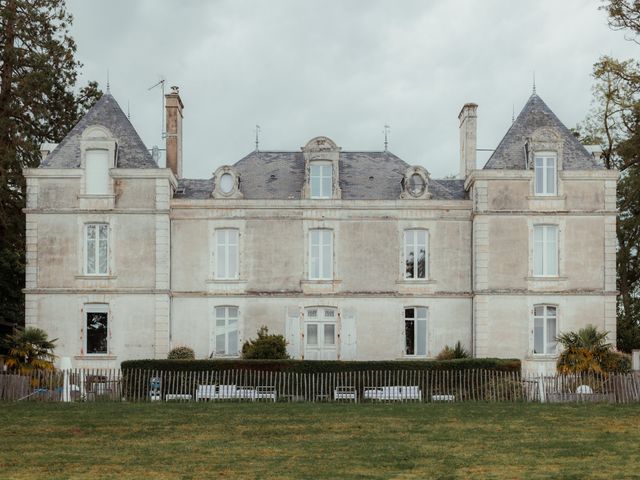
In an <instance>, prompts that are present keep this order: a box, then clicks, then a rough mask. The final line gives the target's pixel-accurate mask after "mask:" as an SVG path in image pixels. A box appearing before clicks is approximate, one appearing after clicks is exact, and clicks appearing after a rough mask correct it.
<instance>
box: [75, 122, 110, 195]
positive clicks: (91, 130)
mask: <svg viewBox="0 0 640 480" xmlns="http://www.w3.org/2000/svg"><path fill="white" fill-rule="evenodd" d="M80 149H81V152H82V167H83V168H84V193H85V195H96V196H104V195H112V194H113V181H112V179H111V175H110V174H109V171H110V169H111V168H113V167H115V163H116V162H115V157H116V155H115V154H116V141H115V139H114V138H113V135H112V134H111V132H110V131H109V130H107V129H106V128H105V127H103V126H102V125H93V126H91V127H87V128H86V129H85V131H84V132H82V138H81V140H80Z"/></svg>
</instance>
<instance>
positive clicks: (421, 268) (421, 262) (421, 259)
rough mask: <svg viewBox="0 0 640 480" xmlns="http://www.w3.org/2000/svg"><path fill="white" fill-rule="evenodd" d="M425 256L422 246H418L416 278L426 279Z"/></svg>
mask: <svg viewBox="0 0 640 480" xmlns="http://www.w3.org/2000/svg"><path fill="white" fill-rule="evenodd" d="M426 262H427V261H426V254H425V250H424V247H423V246H420V250H419V253H418V262H417V263H418V275H417V278H427V263H426Z"/></svg>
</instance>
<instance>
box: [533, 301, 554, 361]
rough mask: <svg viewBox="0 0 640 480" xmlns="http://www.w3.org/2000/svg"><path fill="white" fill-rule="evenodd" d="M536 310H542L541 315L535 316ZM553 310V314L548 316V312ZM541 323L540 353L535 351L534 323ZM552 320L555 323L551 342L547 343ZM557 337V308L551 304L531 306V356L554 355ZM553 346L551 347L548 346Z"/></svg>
mask: <svg viewBox="0 0 640 480" xmlns="http://www.w3.org/2000/svg"><path fill="white" fill-rule="evenodd" d="M536 308H542V315H536ZM550 309H553V311H554V313H553V314H550V313H549V310H550ZM538 320H539V321H541V322H542V346H543V348H542V350H543V351H542V352H537V351H536V322H537V321H538ZM551 320H553V321H554V322H555V329H554V331H553V332H552V333H553V339H554V340H553V341H552V342H549V333H550V332H549V323H550V322H551ZM557 335H558V306H557V305H553V304H537V305H534V306H533V349H532V351H533V354H534V355H536V356H540V355H556V354H557V352H558V343H557V341H555V338H556V336H557ZM550 345H553V346H550Z"/></svg>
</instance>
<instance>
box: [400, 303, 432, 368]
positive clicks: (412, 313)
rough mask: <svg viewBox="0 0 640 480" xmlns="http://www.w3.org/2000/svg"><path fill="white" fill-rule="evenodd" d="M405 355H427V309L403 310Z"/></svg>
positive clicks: (412, 308) (413, 308)
mask: <svg viewBox="0 0 640 480" xmlns="http://www.w3.org/2000/svg"><path fill="white" fill-rule="evenodd" d="M404 336H405V354H406V355H415V356H426V355H427V308H426V307H411V308H405V309H404Z"/></svg>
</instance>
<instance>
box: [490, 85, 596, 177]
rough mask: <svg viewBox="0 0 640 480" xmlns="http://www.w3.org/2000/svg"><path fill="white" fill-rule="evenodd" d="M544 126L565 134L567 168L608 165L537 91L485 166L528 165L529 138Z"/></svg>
mask: <svg viewBox="0 0 640 480" xmlns="http://www.w3.org/2000/svg"><path fill="white" fill-rule="evenodd" d="M540 127H551V128H553V129H554V130H555V131H556V132H557V133H558V134H559V135H560V136H561V138H562V140H563V142H564V145H563V159H562V168H563V169H565V170H591V169H602V168H604V165H603V164H602V163H601V162H600V161H598V160H596V159H595V158H594V157H593V156H592V155H591V154H590V153H589V152H588V151H587V150H586V149H585V148H584V146H583V145H582V144H581V143H580V142H579V141H578V139H577V138H576V137H574V136H573V135H572V134H571V132H570V131H569V129H568V128H567V127H565V126H564V124H563V123H562V122H561V121H560V120H559V119H558V117H556V115H555V113H553V112H552V111H551V109H550V108H549V107H548V106H547V104H546V103H544V101H543V100H542V99H541V98H540V97H539V96H538V95H536V94H535V93H534V94H533V95H531V97H529V100H528V101H527V103H526V105H525V106H524V108H523V109H522V111H521V112H520V114H519V115H518V118H516V120H515V122H513V124H512V125H511V128H509V130H508V131H507V134H506V135H505V136H504V138H503V139H502V141H501V142H500V143H499V144H498V148H496V150H495V151H494V152H493V154H492V155H491V157H489V160H487V163H486V164H485V166H484V168H485V169H505V170H524V169H525V168H526V159H525V153H524V144H525V142H526V140H527V138H528V137H530V136H531V135H532V134H533V132H534V131H535V130H537V129H538V128H540Z"/></svg>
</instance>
